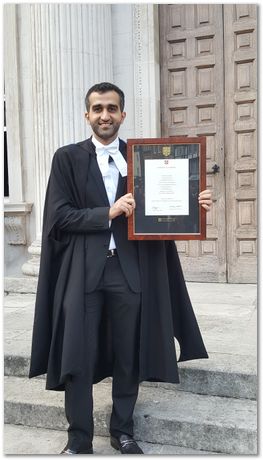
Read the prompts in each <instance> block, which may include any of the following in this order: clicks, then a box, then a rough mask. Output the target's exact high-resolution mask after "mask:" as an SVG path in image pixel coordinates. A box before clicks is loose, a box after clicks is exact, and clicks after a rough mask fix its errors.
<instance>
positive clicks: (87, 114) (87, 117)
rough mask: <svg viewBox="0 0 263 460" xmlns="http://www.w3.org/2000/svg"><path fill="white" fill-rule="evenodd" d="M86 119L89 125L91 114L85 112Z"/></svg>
mask: <svg viewBox="0 0 263 460" xmlns="http://www.w3.org/2000/svg"><path fill="white" fill-rule="evenodd" d="M85 118H86V120H87V122H88V123H89V112H85Z"/></svg>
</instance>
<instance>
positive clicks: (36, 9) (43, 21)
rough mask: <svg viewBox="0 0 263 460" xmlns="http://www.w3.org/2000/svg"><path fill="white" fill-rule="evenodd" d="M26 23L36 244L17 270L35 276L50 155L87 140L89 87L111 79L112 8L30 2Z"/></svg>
mask: <svg viewBox="0 0 263 460" xmlns="http://www.w3.org/2000/svg"><path fill="white" fill-rule="evenodd" d="M23 7H24V5H20V8H21V9H23ZM21 18H22V19H23V14H21ZM30 19H31V31H32V32H31V33H32V39H31V48H32V49H31V52H32V77H33V78H32V81H33V120H34V123H33V127H32V129H34V144H35V145H34V157H35V170H36V175H35V189H36V194H35V196H36V200H35V203H34V205H35V210H36V240H35V241H34V242H33V243H32V244H31V246H30V247H29V249H28V251H29V253H30V254H31V255H32V258H31V259H30V260H29V261H28V262H27V263H25V264H24V265H23V267H22V271H23V273H24V274H26V275H35V276H37V275H38V271H39V256H40V251H41V228H42V214H43V205H44V197H45V190H46V184H47V180H48V176H49V172H50V165H51V160H52V156H53V154H54V152H55V150H56V149H57V148H58V147H60V146H62V145H65V144H68V143H72V142H75V141H79V140H83V139H85V138H87V126H86V122H85V119H84V112H85V105H84V98H85V94H86V92H87V90H88V88H89V87H90V86H92V85H93V84H95V83H97V82H99V81H112V78H113V75H112V73H113V71H112V31H111V5H107V4H98V5H96V4H31V5H30Z"/></svg>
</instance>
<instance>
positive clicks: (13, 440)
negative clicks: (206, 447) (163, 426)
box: [4, 424, 214, 455]
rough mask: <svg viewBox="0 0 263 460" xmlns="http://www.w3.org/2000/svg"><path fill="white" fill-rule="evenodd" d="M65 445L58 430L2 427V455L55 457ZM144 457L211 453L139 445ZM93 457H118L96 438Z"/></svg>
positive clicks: (103, 439) (107, 443)
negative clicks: (94, 455) (95, 455)
mask: <svg viewBox="0 0 263 460" xmlns="http://www.w3.org/2000/svg"><path fill="white" fill-rule="evenodd" d="M66 443H67V433H66V431H61V430H49V429H46V428H33V427H29V426H21V425H7V424H6V425H5V426H4V454H5V455H52V454H53V455H56V454H58V453H59V452H61V450H62V449H63V447H64V446H65V445H66ZM139 444H140V447H141V448H142V450H143V452H144V453H145V454H146V455H205V454H207V455H211V454H214V453H213V452H206V451H203V450H194V449H188V448H187V447H180V446H171V445H165V444H153V443H150V442H140V443H139ZM93 450H94V454H97V455H116V454H117V455H119V454H120V453H119V452H118V451H116V450H115V449H113V448H112V447H111V445H110V441H109V437H106V436H95V437H94V439H93Z"/></svg>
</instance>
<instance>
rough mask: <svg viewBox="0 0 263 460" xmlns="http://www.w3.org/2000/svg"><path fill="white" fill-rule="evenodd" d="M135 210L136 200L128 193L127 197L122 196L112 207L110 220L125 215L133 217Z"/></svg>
mask: <svg viewBox="0 0 263 460" xmlns="http://www.w3.org/2000/svg"><path fill="white" fill-rule="evenodd" d="M134 209H135V200H134V198H133V196H132V194H131V193H126V195H123V196H121V197H120V198H119V199H118V200H117V201H115V203H114V204H113V205H112V207H111V208H110V211H109V218H110V220H112V219H115V217H118V216H120V215H121V214H125V216H126V217H129V216H131V215H132V213H133V210H134Z"/></svg>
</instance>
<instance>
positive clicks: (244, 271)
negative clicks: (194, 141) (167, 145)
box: [159, 4, 257, 283]
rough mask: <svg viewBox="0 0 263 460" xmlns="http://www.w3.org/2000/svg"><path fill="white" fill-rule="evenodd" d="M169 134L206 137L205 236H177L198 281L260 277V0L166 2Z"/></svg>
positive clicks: (165, 122)
mask: <svg viewBox="0 0 263 460" xmlns="http://www.w3.org/2000/svg"><path fill="white" fill-rule="evenodd" d="M159 22H160V67H161V124H162V136H164V137H166V136H203V135H205V136H206V137H207V188H209V189H211V190H212V194H213V201H214V203H213V209H212V211H211V212H210V213H208V214H207V239H206V240H205V241H178V242H177V247H178V250H179V253H180V258H181V262H182V265H183V268H184V273H185V277H186V279H187V280H189V281H190V280H191V281H210V282H230V283H255V282H256V280H257V249H256V242H257V230H256V218H257V207H256V192H257V184H256V181H257V174H256V171H257V170H256V148H257V130H256V128H257V83H256V76H257V68H256V59H257V51H256V39H257V6H256V5H253V4H233V5H230V4H224V5H219V4H203V5H201V4H187V5H180V4H171V5H168V4H166V5H159Z"/></svg>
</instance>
